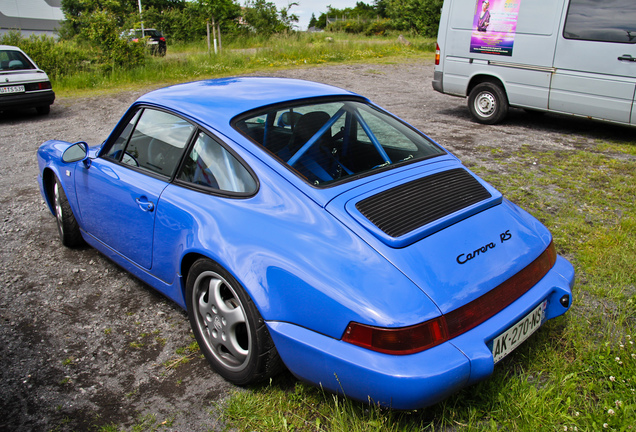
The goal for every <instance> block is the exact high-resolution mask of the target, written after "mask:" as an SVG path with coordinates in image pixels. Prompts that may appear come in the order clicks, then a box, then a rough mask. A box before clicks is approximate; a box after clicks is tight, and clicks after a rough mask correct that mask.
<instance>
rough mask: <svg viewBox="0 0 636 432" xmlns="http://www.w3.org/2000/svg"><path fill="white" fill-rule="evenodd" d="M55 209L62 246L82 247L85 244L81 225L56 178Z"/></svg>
mask: <svg viewBox="0 0 636 432" xmlns="http://www.w3.org/2000/svg"><path fill="white" fill-rule="evenodd" d="M52 192H53V209H54V210H55V220H56V221H57V231H58V232H59V234H60V240H61V241H62V244H63V245H64V246H67V247H74V246H81V245H83V244H84V239H83V238H82V233H81V232H80V229H79V224H78V223H77V220H76V219H75V215H73V211H72V210H71V205H70V204H69V203H68V199H67V198H66V193H64V189H63V188H62V184H61V183H60V181H59V180H58V179H57V177H56V178H55V183H54V184H53V191H52Z"/></svg>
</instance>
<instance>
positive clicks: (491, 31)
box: [470, 0, 521, 56]
mask: <svg viewBox="0 0 636 432" xmlns="http://www.w3.org/2000/svg"><path fill="white" fill-rule="evenodd" d="M520 3H521V0H477V3H476V5H475V15H474V17H473V35H472V37H471V40H470V52H474V53H481V54H493V55H502V56H512V47H513V45H514V41H515V32H516V31H517V18H518V16H519V4H520Z"/></svg>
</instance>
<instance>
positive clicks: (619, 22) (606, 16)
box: [563, 0, 636, 43]
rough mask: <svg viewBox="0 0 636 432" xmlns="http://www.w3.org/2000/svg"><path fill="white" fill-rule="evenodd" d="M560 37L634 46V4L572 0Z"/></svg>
mask: <svg viewBox="0 0 636 432" xmlns="http://www.w3.org/2000/svg"><path fill="white" fill-rule="evenodd" d="M563 37H565V38H566V39H581V40H590V41H598V42H619V43H636V2H634V1H633V0H603V1H593V0H572V1H571V2H570V7H569V8H568V14H567V17H566V19H565V28H564V29H563Z"/></svg>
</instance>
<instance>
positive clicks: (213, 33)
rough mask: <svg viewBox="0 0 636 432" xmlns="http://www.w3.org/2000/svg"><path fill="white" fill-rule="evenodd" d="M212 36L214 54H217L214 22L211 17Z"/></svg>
mask: <svg viewBox="0 0 636 432" xmlns="http://www.w3.org/2000/svg"><path fill="white" fill-rule="evenodd" d="M212 36H213V37H214V54H217V49H216V23H215V22H214V17H212Z"/></svg>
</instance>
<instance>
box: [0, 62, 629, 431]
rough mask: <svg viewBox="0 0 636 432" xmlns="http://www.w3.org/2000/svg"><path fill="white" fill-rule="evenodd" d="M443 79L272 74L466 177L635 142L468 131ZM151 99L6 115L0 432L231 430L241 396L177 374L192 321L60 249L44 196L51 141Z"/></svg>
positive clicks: (208, 373)
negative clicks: (425, 148)
mask: <svg viewBox="0 0 636 432" xmlns="http://www.w3.org/2000/svg"><path fill="white" fill-rule="evenodd" d="M432 73H433V67H432V64H431V63H430V62H420V61H417V62H409V63H406V64H356V65H338V66H324V67H316V68H301V69H294V70H288V71H277V72H275V73H272V74H269V75H275V76H286V77H294V78H302V79H308V80H313V81H319V82H324V83H328V84H333V85H336V86H339V87H343V88H345V89H348V90H352V91H354V92H358V93H360V94H363V95H365V96H367V97H369V98H370V99H371V100H372V101H374V102H376V103H378V104H379V105H381V106H384V107H385V108H387V109H388V110H389V111H391V112H393V113H395V114H397V115H398V116H400V117H402V118H404V119H405V120H407V121H408V122H410V123H411V124H413V125H414V126H415V127H417V128H418V129H420V130H422V131H424V132H425V133H427V134H428V135H429V136H430V137H431V138H433V139H435V140H436V141H438V142H439V143H440V144H442V145H444V146H445V147H446V148H448V149H449V150H451V151H452V152H454V153H455V154H456V155H457V156H458V157H460V158H461V159H462V160H463V161H464V162H465V163H466V164H467V165H468V166H474V165H479V166H486V167H487V168H488V169H492V170H500V166H499V164H498V163H497V159H499V160H501V157H502V155H507V154H513V153H514V152H515V151H516V150H518V149H519V148H521V146H524V145H526V146H530V147H531V148H533V149H539V150H559V151H568V150H573V149H581V148H589V149H593V148H594V146H595V145H596V142H597V141H598V140H608V141H618V142H621V141H631V137H632V136H633V131H634V130H633V129H629V128H623V127H617V126H612V125H605V124H599V123H593V122H589V121H585V120H582V119H575V118H568V117H561V116H552V115H545V116H540V117H535V116H530V115H527V114H526V113H524V112H523V111H521V110H511V113H510V116H509V118H508V120H507V122H506V123H505V124H503V125H499V126H483V125H479V124H476V123H473V122H471V120H470V118H469V114H468V110H467V108H466V105H465V100H463V99H459V98H453V97H450V96H446V95H441V94H439V93H436V92H434V91H433V89H432V87H431V80H432ZM148 90H150V89H149V88H148V89H139V90H137V91H134V92H125V93H120V94H116V95H109V96H96V97H89V98H80V99H58V101H57V102H56V103H55V104H54V105H53V107H52V109H51V113H50V115H48V116H37V115H36V114H35V111H34V112H30V111H23V112H17V113H3V114H0V131H1V132H2V134H1V136H2V138H0V154H1V155H2V157H1V158H0V173H1V174H0V205H1V208H2V216H1V219H0V251H1V252H0V254H1V255H0V259H1V261H2V266H1V267H0V284H1V285H0V289H1V290H2V295H1V296H0V376H1V377H2V383H3V385H2V387H1V388H0V410H1V411H0V414H1V415H0V430H50V429H55V428H57V430H83V429H88V428H91V427H99V426H101V425H106V424H111V423H115V424H117V425H119V426H120V427H130V426H132V425H134V424H140V423H142V422H150V423H149V424H152V425H155V426H161V430H191V431H199V430H201V431H203V430H220V429H221V428H222V425H221V424H219V423H218V416H216V415H211V414H210V411H213V410H214V409H215V405H214V404H215V403H216V402H218V401H221V400H222V399H223V398H225V397H227V396H228V394H229V393H230V392H231V391H232V390H233V389H236V387H234V386H232V385H230V384H228V383H227V382H225V381H224V380H222V379H221V378H219V377H218V376H217V375H216V374H215V373H214V372H213V371H212V370H211V369H210V368H209V367H208V366H207V364H206V362H205V361H204V360H202V359H200V358H199V357H197V356H194V357H193V358H191V359H190V361H189V362H188V363H185V364H179V365H177V366H176V367H167V366H166V365H169V364H173V363H174V362H175V359H177V358H178V355H177V354H176V351H177V349H178V348H182V347H186V346H188V345H189V344H190V343H191V342H192V337H191V333H190V329H189V325H188V320H187V317H186V314H185V313H184V312H183V311H182V310H181V309H180V308H179V307H177V306H176V305H174V304H172V303H171V302H169V301H168V300H166V299H165V298H164V297H162V296H161V295H159V294H157V293H156V292H155V291H154V290H153V289H151V288H150V287H148V286H146V285H144V284H143V283H141V282H139V281H138V280H136V279H134V278H133V277H132V276H130V275H129V274H127V273H125V272H124V271H122V270H121V269H120V268H118V267H117V266H115V265H114V264H113V263H112V262H110V261H109V260H108V259H106V258H105V257H103V256H102V255H100V254H99V253H98V252H96V251H95V250H93V249H90V248H82V249H67V248H65V247H63V246H62V245H61V244H60V242H59V241H58V237H57V231H56V227H55V221H54V219H53V217H52V215H51V214H50V212H49V210H48V208H47V207H46V206H45V204H44V202H43V201H42V199H41V197H40V193H39V190H38V187H37V181H36V177H37V163H36V159H35V152H36V149H37V148H38V146H39V145H40V144H41V143H42V142H43V141H45V140H47V139H63V140H67V141H75V140H85V141H87V142H88V143H89V144H91V145H95V144H99V143H101V142H102V141H103V140H104V139H106V137H107V136H108V134H109V133H110V131H111V129H112V128H113V126H114V125H115V124H116V122H117V121H118V120H119V118H120V117H121V115H122V114H123V113H124V111H125V110H126V109H127V107H128V106H129V105H130V103H132V102H133V101H134V100H135V99H136V98H137V97H138V96H139V95H141V94H143V93H145V92H146V91H148ZM483 147H485V148H492V151H490V152H489V151H483ZM477 148H481V149H482V150H480V151H476V149H477ZM489 155H490V156H489ZM495 156H496V157H495Z"/></svg>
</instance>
